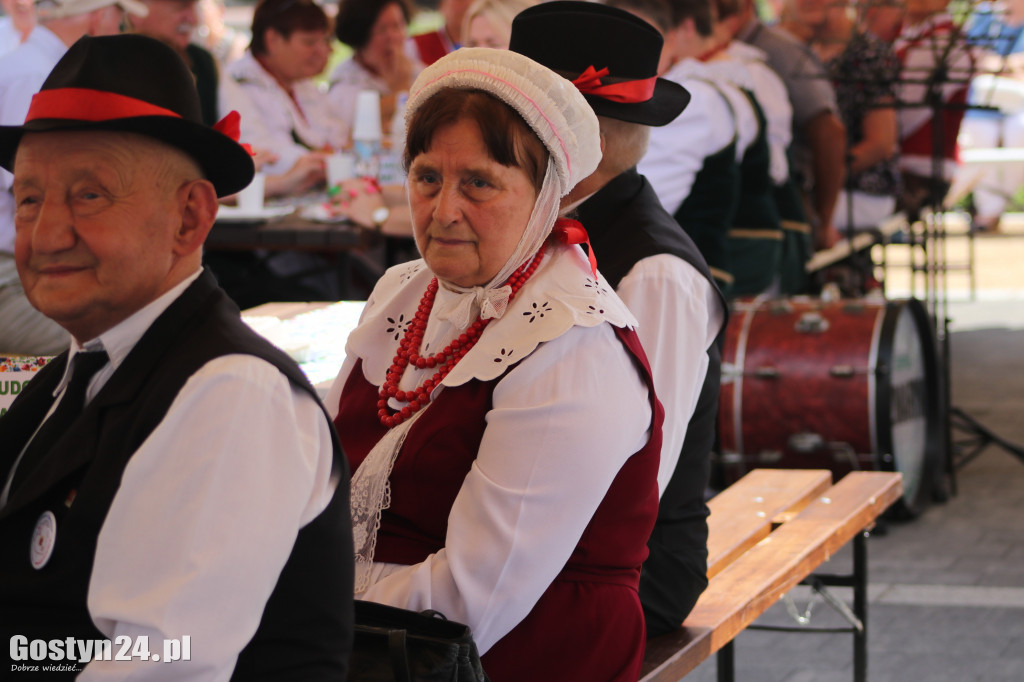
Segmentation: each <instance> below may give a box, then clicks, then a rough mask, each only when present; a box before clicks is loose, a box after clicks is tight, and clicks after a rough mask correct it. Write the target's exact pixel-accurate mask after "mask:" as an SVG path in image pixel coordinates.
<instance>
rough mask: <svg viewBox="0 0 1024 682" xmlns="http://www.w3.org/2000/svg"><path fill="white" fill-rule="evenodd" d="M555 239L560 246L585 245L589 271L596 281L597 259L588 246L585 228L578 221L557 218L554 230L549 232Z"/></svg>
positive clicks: (588, 236) (588, 241) (588, 237)
mask: <svg viewBox="0 0 1024 682" xmlns="http://www.w3.org/2000/svg"><path fill="white" fill-rule="evenodd" d="M551 234H553V235H555V238H556V239H558V241H559V242H560V243H562V244H586V245H587V258H588V259H589V260H590V271H591V272H592V273H594V279H597V258H595V257H594V248H593V247H592V246H591V245H590V235H588V234H587V228H585V227H583V225H582V224H581V223H580V221H578V220H573V219H572V218H559V219H558V220H556V221H555V228H554V229H553V230H552V231H551Z"/></svg>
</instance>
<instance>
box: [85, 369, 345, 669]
mask: <svg viewBox="0 0 1024 682" xmlns="http://www.w3.org/2000/svg"><path fill="white" fill-rule="evenodd" d="M329 429H330V425H329V424H328V422H327V419H326V418H325V416H324V414H323V411H322V410H321V409H320V406H319V404H318V403H317V401H316V400H315V399H313V397H312V396H310V395H309V394H307V393H306V392H304V391H300V390H297V389H295V388H293V387H292V386H291V384H290V383H289V381H288V379H287V378H286V377H285V376H284V375H283V374H281V372H280V371H278V370H277V368H275V367H273V366H272V365H270V364H269V363H267V362H265V361H263V360H260V359H258V358H254V357H251V356H244V355H228V356H224V357H221V358H218V359H216V360H213V361H211V362H209V363H207V364H206V365H204V366H203V367H202V368H201V369H200V370H199V371H198V372H197V373H196V374H194V375H193V376H192V377H191V378H189V380H188V381H187V383H186V384H185V386H184V387H183V388H182V390H181V391H180V393H179V394H178V396H177V398H176V399H175V400H174V403H173V404H172V405H171V407H170V409H169V411H168V412H167V415H166V417H165V418H164V419H163V421H161V422H160V424H159V425H158V426H157V428H156V429H155V430H154V431H153V432H152V434H150V436H149V438H147V439H146V441H145V442H144V443H143V444H142V445H141V446H140V447H139V449H138V451H136V453H135V455H133V457H132V459H131V460H130V461H129V462H128V466H127V467H126V468H125V471H124V476H123V480H122V482H121V487H120V489H119V490H118V492H117V494H116V495H115V497H114V500H113V503H112V505H111V507H110V512H109V514H108V516H107V519H106V521H105V522H104V524H103V527H102V529H101V530H100V534H99V538H98V542H97V547H96V558H95V562H94V566H93V573H92V578H91V580H90V583H89V594H88V607H89V613H90V615H91V616H92V619H93V622H95V623H96V626H97V627H98V628H99V629H100V630H101V631H102V632H103V633H104V634H105V635H107V636H108V637H109V638H111V640H113V639H114V638H115V637H118V636H121V635H127V636H130V637H133V638H138V637H140V636H143V635H145V636H147V637H148V638H149V640H148V642H149V647H150V651H151V653H158V654H162V648H163V641H164V640H165V639H177V640H179V641H181V640H182V637H184V636H186V635H187V636H189V637H190V641H191V661H187V662H186V661H178V662H175V663H171V664H167V663H165V662H162V661H161V662H159V663H155V662H152V661H140V660H134V661H94V662H92V663H90V664H89V665H88V666H86V668H85V669H84V671H83V672H82V674H81V676H80V677H79V679H80V680H83V682H91V681H93V680H103V681H107V680H147V681H153V680H174V681H176V682H184V681H192V680H196V681H198V680H203V681H204V682H205V681H208V680H227V679H228V678H229V677H230V676H231V673H232V671H233V669H234V666H235V661H236V659H237V656H238V654H239V652H240V651H241V650H242V648H243V647H245V645H246V644H247V643H248V642H249V640H250V639H251V638H252V636H253V634H254V633H255V632H256V628H257V627H258V625H259V622H260V619H261V618H262V614H263V608H264V606H265V605H266V602H267V599H268V598H269V596H270V594H271V592H272V591H273V589H274V586H275V585H276V584H277V580H278V577H279V575H280V572H281V569H282V568H283V567H284V565H285V562H286V561H287V559H288V556H289V555H290V553H291V550H292V546H293V545H294V543H295V538H296V536H297V534H298V532H299V529H300V528H302V527H303V526H304V525H306V524H307V523H309V522H310V521H311V520H313V519H314V518H315V517H316V516H317V515H318V514H320V512H321V511H323V509H324V508H325V507H326V506H327V504H328V502H329V501H330V498H331V495H332V494H333V491H334V488H335V486H336V483H335V481H333V480H332V476H331V467H332V460H333V450H332V445H331V437H330V430H329Z"/></svg>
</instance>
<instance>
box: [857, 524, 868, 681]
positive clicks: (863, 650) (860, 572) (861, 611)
mask: <svg viewBox="0 0 1024 682" xmlns="http://www.w3.org/2000/svg"><path fill="white" fill-rule="evenodd" d="M867 537H868V533H867V531H861V532H860V533H857V535H856V536H854V538H853V612H854V614H856V616H857V619H858V620H859V621H860V622H861V624H862V625H863V627H860V628H854V630H853V679H854V682H867V679H868V543H867Z"/></svg>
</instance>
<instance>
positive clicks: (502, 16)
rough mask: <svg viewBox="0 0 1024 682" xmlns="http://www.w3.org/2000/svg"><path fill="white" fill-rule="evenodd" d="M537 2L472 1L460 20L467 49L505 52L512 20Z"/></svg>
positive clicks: (510, 0) (521, 0) (513, 0)
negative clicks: (481, 48) (487, 49)
mask: <svg viewBox="0 0 1024 682" xmlns="http://www.w3.org/2000/svg"><path fill="white" fill-rule="evenodd" d="M537 2H538V0H473V4H472V5H470V6H469V9H467V10H466V16H465V17H463V19H462V35H463V40H464V41H465V43H466V45H467V46H468V47H494V48H497V49H499V50H507V49H508V43H509V39H510V38H511V36H512V20H513V19H515V18H516V15H517V14H519V13H520V12H522V11H523V10H524V9H527V8H528V7H533V6H534V5H536V4H537Z"/></svg>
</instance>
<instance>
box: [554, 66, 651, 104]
mask: <svg viewBox="0 0 1024 682" xmlns="http://www.w3.org/2000/svg"><path fill="white" fill-rule="evenodd" d="M609 73H610V71H609V70H608V67H605V68H603V69H601V70H600V71H598V70H596V69H595V68H594V67H593V66H588V67H587V69H586V70H585V71H584V72H583V73H581V74H580V75H579V76H578V77H577V78H576V79H575V80H574V81H573V82H572V84H573V85H575V86H576V88H577V89H578V90H579V91H580V92H582V93H583V94H584V95H596V96H598V97H603V98H604V99H607V100H611V101H612V102H626V103H636V102H646V101H647V100H649V99H651V97H653V96H654V85H655V83H657V81H658V77H657V76H651V77H650V78H644V79H642V80H633V81H622V82H620V83H608V84H603V83H601V79H602V78H604V77H605V76H607V75H608V74H609Z"/></svg>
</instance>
